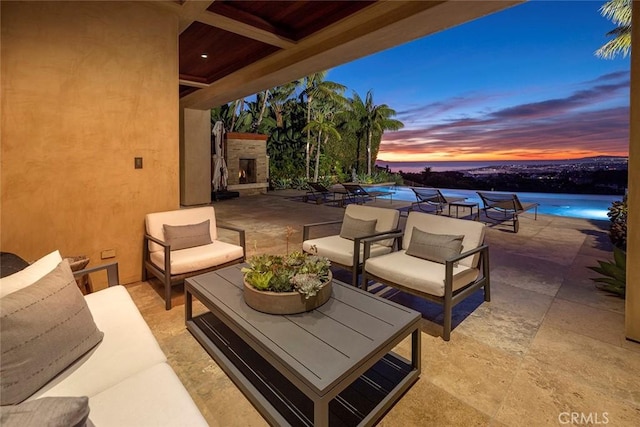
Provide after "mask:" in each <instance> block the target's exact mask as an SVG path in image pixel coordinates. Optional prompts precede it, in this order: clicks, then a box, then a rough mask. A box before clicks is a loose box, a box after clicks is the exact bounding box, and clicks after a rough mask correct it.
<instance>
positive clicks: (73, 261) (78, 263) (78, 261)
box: [64, 256, 93, 295]
mask: <svg viewBox="0 0 640 427" xmlns="http://www.w3.org/2000/svg"><path fill="white" fill-rule="evenodd" d="M64 259H66V260H67V261H69V267H71V271H79V270H82V269H83V268H85V267H86V266H87V265H88V264H89V261H90V259H89V258H87V257H86V256H75V257H65V258H64ZM76 283H77V284H78V288H80V291H81V292H82V295H87V294H90V293H91V292H93V283H91V278H90V277H89V275H88V274H85V275H82V276H80V277H78V278H76Z"/></svg>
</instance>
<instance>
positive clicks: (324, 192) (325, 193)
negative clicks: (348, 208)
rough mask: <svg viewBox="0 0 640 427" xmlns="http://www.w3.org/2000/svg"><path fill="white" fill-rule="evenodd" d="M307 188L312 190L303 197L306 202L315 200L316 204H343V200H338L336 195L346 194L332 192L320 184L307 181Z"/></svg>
mask: <svg viewBox="0 0 640 427" xmlns="http://www.w3.org/2000/svg"><path fill="white" fill-rule="evenodd" d="M307 186H308V187H309V188H310V190H309V191H307V194H305V195H304V197H303V200H304V201H305V202H306V201H308V200H314V201H315V202H316V204H320V203H330V202H341V201H342V199H340V200H336V194H342V195H344V194H345V193H344V192H340V191H335V190H330V189H328V188H327V187H325V186H324V185H322V184H320V183H319V182H312V181H307Z"/></svg>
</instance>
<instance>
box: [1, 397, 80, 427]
mask: <svg viewBox="0 0 640 427" xmlns="http://www.w3.org/2000/svg"><path fill="white" fill-rule="evenodd" d="M88 421H89V398H88V397H86V396H81V397H43V398H41V399H36V400H33V401H30V402H23V403H21V404H19V405H11V406H2V407H1V408H0V425H2V426H3V427H42V426H47V427H85V426H87V425H88ZM89 424H91V423H90V422H89Z"/></svg>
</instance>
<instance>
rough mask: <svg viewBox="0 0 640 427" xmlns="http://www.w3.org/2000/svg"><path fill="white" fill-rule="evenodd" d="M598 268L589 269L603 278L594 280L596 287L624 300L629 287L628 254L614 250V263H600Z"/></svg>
mask: <svg viewBox="0 0 640 427" xmlns="http://www.w3.org/2000/svg"><path fill="white" fill-rule="evenodd" d="M598 264H599V266H598V267H588V268H589V269H590V270H593V271H595V272H596V273H600V274H601V275H602V276H603V277H596V278H592V279H591V280H593V281H594V282H596V287H597V288H598V289H602V290H603V291H607V292H611V293H613V294H615V295H617V296H619V297H622V298H624V296H625V290H626V286H627V254H626V253H625V252H624V251H623V250H622V249H620V248H617V247H614V248H613V261H598Z"/></svg>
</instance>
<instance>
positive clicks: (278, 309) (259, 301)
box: [242, 272, 333, 314]
mask: <svg viewBox="0 0 640 427" xmlns="http://www.w3.org/2000/svg"><path fill="white" fill-rule="evenodd" d="M332 280H333V276H332V274H331V272H329V279H328V280H327V281H326V282H325V283H323V284H322V287H321V288H320V290H319V291H318V293H317V294H316V295H315V296H313V297H310V298H309V299H305V296H304V295H302V294H301V293H300V292H298V291H294V292H271V291H260V290H258V289H256V288H254V287H253V286H251V285H250V284H248V283H247V282H246V281H245V280H244V279H243V280H242V282H243V283H244V300H245V302H246V303H247V305H248V306H249V307H251V308H253V309H254V310H257V311H261V312H263V313H268V314H296V313H304V312H305V311H311V310H315V309H316V308H318V307H320V306H321V305H322V304H324V303H325V302H327V301H329V298H331V289H332V286H331V283H332Z"/></svg>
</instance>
